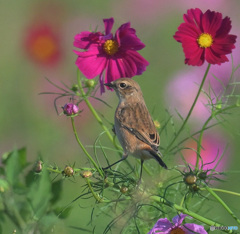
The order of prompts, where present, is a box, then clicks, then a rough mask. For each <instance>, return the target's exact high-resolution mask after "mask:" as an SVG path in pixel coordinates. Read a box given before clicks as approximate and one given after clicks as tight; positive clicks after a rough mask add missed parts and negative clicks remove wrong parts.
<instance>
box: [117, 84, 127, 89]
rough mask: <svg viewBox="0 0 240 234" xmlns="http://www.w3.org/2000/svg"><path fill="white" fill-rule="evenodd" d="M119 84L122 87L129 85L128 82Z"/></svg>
mask: <svg viewBox="0 0 240 234" xmlns="http://www.w3.org/2000/svg"><path fill="white" fill-rule="evenodd" d="M119 86H120V88H121V89H124V88H126V87H127V84H126V83H120V84H119Z"/></svg>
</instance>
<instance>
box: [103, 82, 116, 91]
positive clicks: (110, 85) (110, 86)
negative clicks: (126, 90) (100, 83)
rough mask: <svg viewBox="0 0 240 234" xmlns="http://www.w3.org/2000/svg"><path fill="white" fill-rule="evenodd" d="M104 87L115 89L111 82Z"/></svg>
mask: <svg viewBox="0 0 240 234" xmlns="http://www.w3.org/2000/svg"><path fill="white" fill-rule="evenodd" d="M104 85H105V86H107V87H109V88H111V89H114V87H115V85H114V84H113V83H112V82H111V83H105V84H104Z"/></svg>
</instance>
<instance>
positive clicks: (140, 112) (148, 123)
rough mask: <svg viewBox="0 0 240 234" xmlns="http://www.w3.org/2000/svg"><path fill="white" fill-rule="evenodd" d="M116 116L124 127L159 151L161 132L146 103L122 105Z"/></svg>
mask: <svg viewBox="0 0 240 234" xmlns="http://www.w3.org/2000/svg"><path fill="white" fill-rule="evenodd" d="M116 117H117V119H118V120H119V122H120V124H121V126H122V127H123V128H125V129H126V130H128V131H129V132H130V133H132V134H133V135H134V136H135V137H137V138H138V139H139V140H141V141H143V142H144V143H146V144H148V145H149V146H151V147H152V148H153V149H154V150H155V151H158V146H159V144H160V138H159V134H158V132H157V130H156V127H155V125H154V123H153V120H152V118H151V116H150V114H149V112H148V109H147V107H146V105H145V103H140V102H139V103H134V104H131V105H125V106H122V107H121V108H119V109H118V110H117V112H116Z"/></svg>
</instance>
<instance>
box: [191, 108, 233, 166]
mask: <svg viewBox="0 0 240 234" xmlns="http://www.w3.org/2000/svg"><path fill="white" fill-rule="evenodd" d="M235 107H237V105H236V104H233V105H231V106H227V107H226V108H223V109H220V110H218V111H215V112H213V113H212V115H211V116H209V118H208V119H207V120H206V122H205V123H204V125H203V127H202V129H201V132H200V136H199V140H198V146H197V161H196V165H195V169H197V168H198V163H199V158H200V155H201V148H202V147H201V146H202V139H203V133H204V130H205V129H206V128H207V125H208V123H209V122H210V121H211V120H212V119H213V118H214V117H215V116H217V115H219V114H221V113H223V112H225V111H227V110H230V109H233V108H235Z"/></svg>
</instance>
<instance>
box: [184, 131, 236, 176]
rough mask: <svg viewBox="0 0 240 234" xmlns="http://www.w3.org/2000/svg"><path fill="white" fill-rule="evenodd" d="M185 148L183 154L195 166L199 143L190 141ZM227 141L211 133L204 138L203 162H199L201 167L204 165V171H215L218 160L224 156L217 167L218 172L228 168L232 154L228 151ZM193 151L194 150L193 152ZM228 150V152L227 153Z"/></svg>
mask: <svg viewBox="0 0 240 234" xmlns="http://www.w3.org/2000/svg"><path fill="white" fill-rule="evenodd" d="M184 147H185V148H186V149H184V150H182V151H181V153H182V155H183V157H184V158H185V160H186V162H187V163H189V164H191V165H193V167H194V166H195V164H196V160H197V156H196V150H197V142H196V141H194V140H193V139H189V140H188V141H187V142H186V143H185V144H184ZM226 147H227V141H226V139H224V138H223V137H221V136H220V135H219V134H217V133H215V134H213V133H211V134H206V135H204V136H203V141H202V150H201V158H202V161H203V164H202V161H201V160H199V164H200V167H201V166H202V165H203V170H209V169H213V168H214V167H215V165H216V164H217V163H218V160H219V159H220V157H221V156H222V154H224V155H223V157H222V159H221V161H220V162H219V164H218V165H217V167H216V171H219V172H222V171H225V170H226V169H227V168H228V165H229V161H230V160H231V159H230V157H229V155H230V152H229V150H227V148H226ZM192 149H193V150H192ZM225 150H226V152H225ZM205 164H207V165H205Z"/></svg>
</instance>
